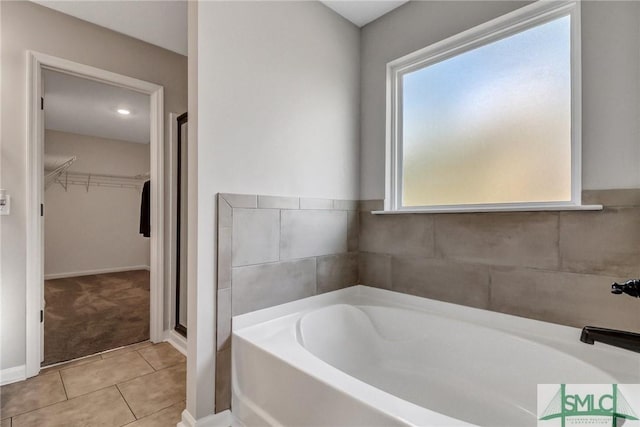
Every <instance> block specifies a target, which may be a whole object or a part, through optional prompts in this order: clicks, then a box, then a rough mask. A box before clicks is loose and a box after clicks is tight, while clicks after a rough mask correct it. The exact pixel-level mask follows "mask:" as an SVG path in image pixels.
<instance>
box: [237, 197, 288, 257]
mask: <svg viewBox="0 0 640 427" xmlns="http://www.w3.org/2000/svg"><path fill="white" fill-rule="evenodd" d="M232 234H233V250H232V253H233V255H232V258H231V259H232V265H233V266H234V267H235V266H241V265H250V264H260V263H264V262H272V261H278V253H279V246H280V211H279V210H277V209H242V208H239V209H234V210H233V232H232Z"/></svg>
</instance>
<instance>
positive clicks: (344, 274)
mask: <svg viewBox="0 0 640 427" xmlns="http://www.w3.org/2000/svg"><path fill="white" fill-rule="evenodd" d="M583 201H584V203H586V204H596V203H597V204H603V205H604V206H605V208H604V210H602V211H596V212H588V211H582V212H570V211H564V212H514V213H465V214H405V215H373V214H371V211H373V210H381V209H382V201H376V200H374V201H360V202H359V203H358V202H355V201H340V200H321V199H304V198H302V199H299V198H284V197H266V196H256V195H232V194H222V195H219V198H218V212H219V224H218V225H219V228H218V236H219V238H218V239H219V240H218V253H219V260H218V272H219V273H218V274H219V277H218V325H217V349H218V359H217V368H216V369H217V372H216V382H217V384H216V402H217V408H216V410H217V411H220V410H223V409H226V408H227V407H229V404H230V364H231V348H230V333H231V316H234V315H237V314H242V313H246V312H249V311H252V310H257V309H260V308H265V307H269V306H273V305H277V304H281V303H284V302H288V301H292V300H295V299H299V298H304V297H307V296H311V295H315V294H316V293H321V292H327V291H331V290H335V289H338V288H342V287H345V286H349V285H353V284H356V283H361V284H364V285H368V286H374V287H380V288H385V289H391V290H393V291H398V292H403V293H408V294H413V295H418V296H423V297H427V298H433V299H437V300H442V301H448V302H453V303H457V304H463V305H468V306H472V307H478V308H483V309H488V310H493V311H498V312H503V313H509V314H515V315H518V316H523V317H528V318H533V319H539V320H544V321H548V322H554V323H560V324H565V325H570V326H576V327H582V326H585V325H587V324H589V325H595V326H603V327H610V328H620V329H626V330H633V331H640V302H639V301H637V300H635V299H634V298H630V297H628V296H615V295H611V294H610V292H609V290H610V284H611V282H613V281H620V280H626V279H628V278H632V277H633V278H635V277H639V276H640V190H636V189H632V190H599V191H585V192H584V193H583Z"/></svg>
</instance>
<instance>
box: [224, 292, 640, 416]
mask: <svg viewBox="0 0 640 427" xmlns="http://www.w3.org/2000/svg"><path fill="white" fill-rule="evenodd" d="M233 324H234V326H233V329H234V330H233V375H232V377H233V403H232V407H233V413H234V416H235V417H236V418H237V419H238V420H239V421H240V422H241V423H243V424H245V425H247V426H253V425H282V426H312V425H313V426H340V425H345V426H346V425H349V426H390V425H411V426H414V425H415V426H459V425H485V426H510V427H515V426H535V425H536V404H537V396H536V393H537V384H559V383H567V384H575V383H590V384H596V383H600V384H602V383H604V384H609V383H639V382H640V358H639V356H638V354H637V353H632V352H629V351H625V350H621V349H617V348H614V347H610V346H607V345H603V344H600V343H596V344H595V345H593V346H591V345H586V344H583V343H581V342H580V341H579V336H580V330H579V329H575V328H570V327H565V326H560V325H554V324H550V323H545V322H539V321H535V320H530V319H524V318H520V317H515V316H509V315H504V314H499V313H494V312H490V311H486V310H478V309H473V308H469V307H463V306H459V305H454V304H448V303H443V302H439V301H433V300H429V299H425V298H419V297H413V296H409V295H404V294H399V293H395V292H390V291H385V290H380V289H374V288H369V287H366V286H354V287H351V288H347V289H343V290H340V291H335V292H331V293H328V294H323V295H319V296H315V297H311V298H306V299H304V300H299V301H295V302H292V303H288V304H284V305H280V306H277V307H272V308H268V309H265V310H260V311H256V312H253V313H248V314H245V315H242V316H236V317H234V318H233Z"/></svg>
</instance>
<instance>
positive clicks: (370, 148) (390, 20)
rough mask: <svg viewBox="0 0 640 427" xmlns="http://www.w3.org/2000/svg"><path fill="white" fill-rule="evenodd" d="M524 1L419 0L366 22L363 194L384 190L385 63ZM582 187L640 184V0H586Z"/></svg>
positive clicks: (379, 195)
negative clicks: (368, 22)
mask: <svg viewBox="0 0 640 427" xmlns="http://www.w3.org/2000/svg"><path fill="white" fill-rule="evenodd" d="M527 3H528V2H525V1H412V2H409V3H407V4H405V5H403V6H401V7H399V8H398V9H396V10H394V11H392V12H391V13H389V14H387V15H385V16H383V17H382V18H380V19H378V20H376V21H374V22H372V23H370V24H368V25H366V26H365V27H363V28H362V38H361V59H362V62H361V85H362V86H361V87H362V98H361V105H362V111H361V115H362V118H361V150H360V159H361V160H360V162H361V163H360V164H361V166H360V183H361V184H360V185H361V187H360V198H361V199H381V198H384V188H385V187H384V180H385V163H384V150H385V111H386V68H385V66H386V64H387V62H389V61H391V60H394V59H396V58H399V57H401V56H403V55H406V54H408V53H411V52H413V51H416V50H418V49H421V48H423V47H425V46H428V45H430V44H433V43H435V42H437V41H440V40H443V39H445V38H447V37H450V36H453V35H455V34H458V33H460V32H461V31H464V30H467V29H469V28H472V27H474V26H476V25H479V24H482V23H484V22H487V21H489V20H491V19H493V18H496V17H498V16H500V15H503V14H505V13H508V12H510V11H513V10H515V9H518V8H520V7H522V6H524V5H526V4H527ZM582 88H583V89H582V102H583V107H582V114H583V115H582V133H583V136H582V146H583V159H582V165H583V173H582V176H583V188H585V189H591V190H595V189H616V188H638V187H640V168H639V167H638V164H640V144H638V132H639V131H640V128H639V127H638V123H639V121H638V117H639V116H640V2H624V1H623V2H617V1H585V2H582Z"/></svg>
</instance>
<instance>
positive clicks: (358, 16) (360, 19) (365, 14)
mask: <svg viewBox="0 0 640 427" xmlns="http://www.w3.org/2000/svg"><path fill="white" fill-rule="evenodd" d="M406 2H407V0H404V1H398V0H393V1H390V0H380V1H369V0H361V1H352V0H331V1H322V3H324V4H325V5H326V6H328V7H330V8H331V9H333V10H334V11H336V12H337V13H339V14H340V15H342V16H344V17H345V18H347V19H348V20H349V21H351V22H353V23H354V24H356V25H357V26H358V27H363V26H365V25H367V24H368V23H369V22H371V21H374V20H376V19H378V18H379V17H381V16H382V15H384V14H385V13H388V12H391V11H392V10H393V9H395V8H396V7H398V6H402V5H403V4H405V3H406Z"/></svg>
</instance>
